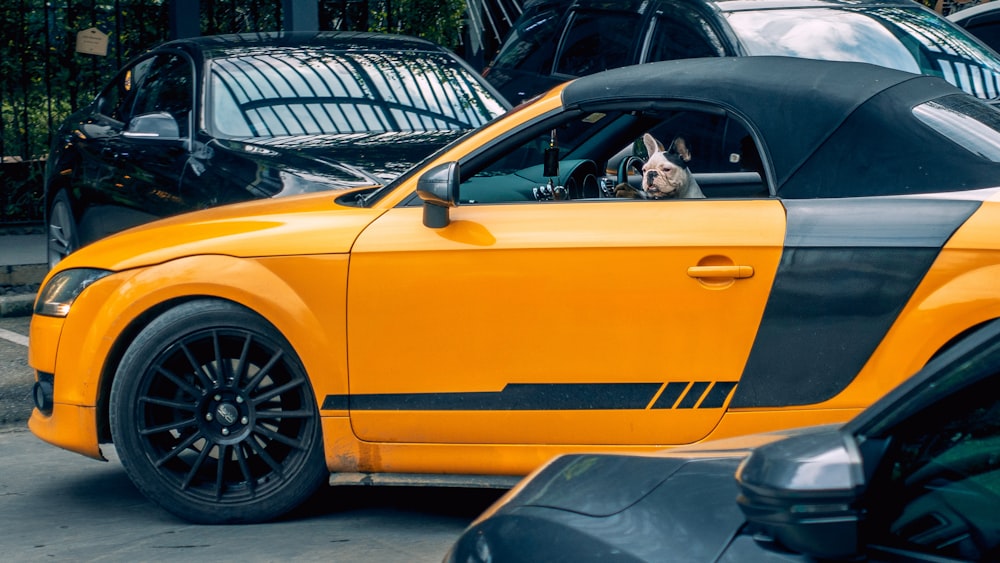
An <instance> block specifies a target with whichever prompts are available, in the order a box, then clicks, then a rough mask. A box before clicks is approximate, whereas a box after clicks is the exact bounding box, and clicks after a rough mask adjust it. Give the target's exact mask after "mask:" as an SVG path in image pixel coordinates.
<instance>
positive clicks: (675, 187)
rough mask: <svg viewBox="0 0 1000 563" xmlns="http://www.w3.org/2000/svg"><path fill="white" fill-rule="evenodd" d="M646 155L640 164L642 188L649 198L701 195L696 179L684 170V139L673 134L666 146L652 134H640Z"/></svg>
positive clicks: (686, 157)
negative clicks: (668, 146)
mask: <svg viewBox="0 0 1000 563" xmlns="http://www.w3.org/2000/svg"><path fill="white" fill-rule="evenodd" d="M642 142H643V144H644V145H646V154H648V155H649V158H648V159H647V160H646V164H644V165H643V167H642V190H643V191H644V192H645V194H646V197H647V198H649V199H670V198H703V197H705V194H703V193H702V191H701V188H700V187H699V186H698V182H696V181H695V179H694V176H693V175H692V174H691V171H690V170H689V169H688V166H687V163H688V161H690V160H691V151H689V150H688V148H687V142H686V141H684V139H683V138H681V137H677V138H676V139H674V141H673V142H672V143H670V149H669V150H667V149H665V148H664V147H663V143H661V142H659V141H657V140H656V139H655V138H653V136H652V135H650V134H649V133H646V134H645V135H643V136H642Z"/></svg>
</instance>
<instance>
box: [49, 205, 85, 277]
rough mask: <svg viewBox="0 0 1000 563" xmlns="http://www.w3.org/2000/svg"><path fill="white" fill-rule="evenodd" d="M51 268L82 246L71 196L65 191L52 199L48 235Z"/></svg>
mask: <svg viewBox="0 0 1000 563" xmlns="http://www.w3.org/2000/svg"><path fill="white" fill-rule="evenodd" d="M48 235H49V236H48V257H49V258H48V260H49V268H52V267H53V266H55V265H56V264H58V263H59V261H60V260H62V259H63V258H65V257H66V256H68V255H69V253H70V252H73V251H74V250H76V249H77V248H78V247H79V246H80V240H79V235H78V234H77V232H76V220H74V219H73V209H72V207H70V203H69V196H68V195H66V191H65V190H60V191H59V193H57V194H56V195H55V197H54V198H52V207H50V208H49V233H48Z"/></svg>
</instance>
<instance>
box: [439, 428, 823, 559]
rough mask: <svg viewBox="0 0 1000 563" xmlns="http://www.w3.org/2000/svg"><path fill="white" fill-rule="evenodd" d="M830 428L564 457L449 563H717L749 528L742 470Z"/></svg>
mask: <svg viewBox="0 0 1000 563" xmlns="http://www.w3.org/2000/svg"><path fill="white" fill-rule="evenodd" d="M833 426H835V425H826V426H818V427H808V428H798V429H789V430H783V431H779V432H773V433H764V434H752V435H747V436H740V437H735V438H731V439H726V440H715V441H711V442H704V443H702V444H696V445H692V446H687V447H681V448H673V449H670V450H665V451H663V452H658V453H656V454H650V455H628V454H626V455H614V454H576V455H566V456H562V457H558V458H556V459H554V460H552V461H551V462H550V463H548V464H547V465H545V466H544V467H543V468H542V469H540V470H539V471H538V472H537V473H536V474H534V475H533V476H532V477H529V478H526V479H525V480H523V481H522V482H521V483H520V484H519V485H518V486H517V487H515V488H514V489H512V490H511V491H510V492H509V493H508V494H507V495H505V496H504V497H503V498H502V499H501V500H499V501H497V503H496V504H494V505H493V506H492V507H490V509H489V510H487V511H486V512H485V513H484V514H483V515H482V516H480V517H479V519H477V521H476V522H475V523H473V525H472V526H470V528H469V529H468V530H466V532H465V533H464V534H462V536H461V537H460V538H459V540H458V542H457V543H456V544H455V546H454V547H453V548H452V550H451V552H450V553H449V560H451V561H466V560H467V558H468V556H469V554H472V553H476V554H480V555H479V556H480V557H481V558H482V556H481V554H482V553H488V554H490V555H491V556H492V557H493V558H494V559H495V560H501V561H547V560H566V561H590V560H603V559H606V558H611V559H614V560H616V561H630V560H634V561H656V560H676V561H711V560H714V559H715V558H716V557H717V555H718V554H719V553H721V552H722V551H723V550H724V549H725V547H726V546H727V545H729V544H730V542H732V541H733V540H734V538H736V537H737V535H738V534H739V531H740V529H741V527H742V526H743V524H744V522H745V518H744V515H743V513H742V511H741V510H740V509H739V506H738V505H737V503H736V497H737V495H738V494H739V489H738V487H737V484H736V479H735V477H734V475H735V472H736V468H737V467H738V465H739V463H740V462H741V461H742V460H743V459H744V458H745V457H746V456H747V455H748V454H749V453H750V452H751V451H752V450H753V449H754V448H756V447H759V446H761V445H764V444H768V443H771V442H774V441H776V440H780V439H782V438H786V437H789V436H797V435H803V434H807V433H813V432H822V431H828V430H829V428H831V427H833ZM666 554H669V556H667V555H666ZM473 560H475V559H473Z"/></svg>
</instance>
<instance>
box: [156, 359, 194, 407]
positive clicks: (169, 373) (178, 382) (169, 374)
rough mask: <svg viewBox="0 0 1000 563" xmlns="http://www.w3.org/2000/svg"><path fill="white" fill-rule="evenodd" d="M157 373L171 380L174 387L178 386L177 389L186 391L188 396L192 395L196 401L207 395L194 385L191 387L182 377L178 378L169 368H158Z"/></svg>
mask: <svg viewBox="0 0 1000 563" xmlns="http://www.w3.org/2000/svg"><path fill="white" fill-rule="evenodd" d="M156 373H158V374H160V375H162V376H164V377H166V378H167V379H169V380H170V381H171V382H172V383H173V384H174V385H176V386H177V387H179V388H180V389H181V391H184V392H185V393H187V394H188V395H191V397H192V398H194V399H198V398H199V397H201V396H202V395H204V394H205V392H204V391H202V390H201V389H198V388H197V387H195V386H194V385H191V384H190V383H188V382H187V381H184V380H183V379H181V378H180V377H178V376H177V375H176V374H174V373H173V372H172V371H170V370H168V369H167V368H165V367H163V366H159V367H157V368H156Z"/></svg>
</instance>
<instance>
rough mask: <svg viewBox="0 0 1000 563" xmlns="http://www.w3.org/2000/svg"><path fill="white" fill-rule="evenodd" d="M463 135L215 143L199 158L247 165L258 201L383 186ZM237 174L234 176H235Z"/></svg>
mask: <svg viewBox="0 0 1000 563" xmlns="http://www.w3.org/2000/svg"><path fill="white" fill-rule="evenodd" d="M465 133H467V131H466V130H445V131H409V132H389V133H357V134H344V135H308V136H306V135H303V136H288V137H255V138H246V139H228V140H222V139H217V140H215V141H213V142H212V143H211V147H210V150H206V151H202V156H204V157H207V158H215V159H219V158H220V156H221V157H222V158H227V157H228V159H239V160H244V161H245V160H249V161H251V162H253V163H254V164H255V166H253V167H233V168H242V169H246V170H249V173H252V174H253V176H254V177H253V178H248V180H252V181H247V182H246V184H247V185H253V186H254V187H255V188H256V189H257V190H258V191H259V192H260V193H256V194H254V195H256V196H257V197H276V196H287V195H295V194H298V193H305V192H315V191H325V190H331V189H347V188H353V187H358V186H366V185H372V184H385V183H387V182H389V181H391V180H393V179H395V178H396V177H397V176H399V175H401V174H402V173H403V172H405V171H406V170H408V169H410V168H411V167H413V166H414V165H415V164H417V163H419V162H420V161H422V160H423V159H424V158H425V157H427V156H429V155H430V154H432V153H434V152H435V151H437V150H438V149H440V148H441V147H444V146H445V145H447V144H449V143H451V142H452V141H454V140H455V139H457V138H459V137H461V136H462V135H464V134H465ZM237 173H238V172H237Z"/></svg>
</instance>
